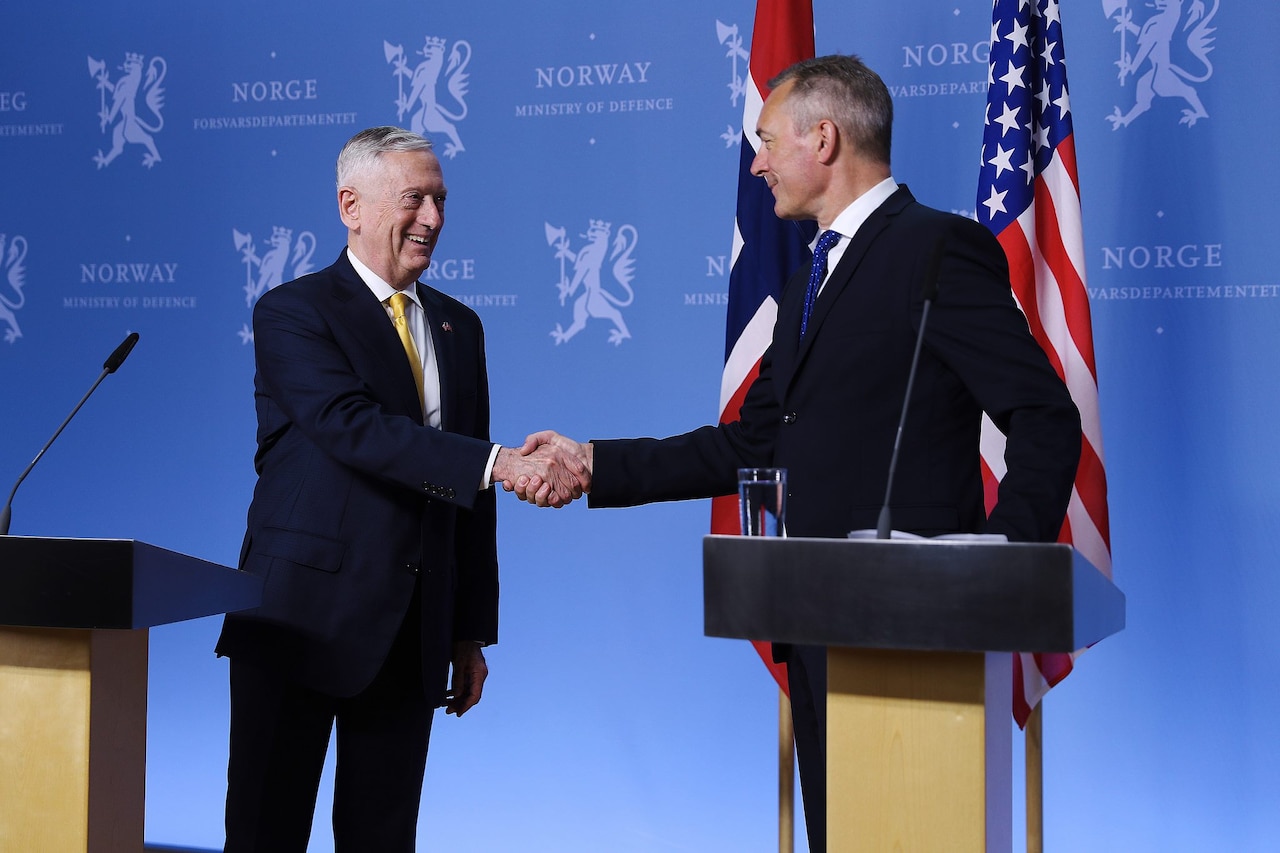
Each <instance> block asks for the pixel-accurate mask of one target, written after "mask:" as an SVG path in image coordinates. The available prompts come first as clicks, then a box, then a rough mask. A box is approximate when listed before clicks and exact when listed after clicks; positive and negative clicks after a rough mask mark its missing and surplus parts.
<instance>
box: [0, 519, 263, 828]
mask: <svg viewBox="0 0 1280 853" xmlns="http://www.w3.org/2000/svg"><path fill="white" fill-rule="evenodd" d="M261 597H262V581H261V579H260V578H257V577H254V576H252V575H247V574H244V573H243V572H239V571H236V570H235V569H231V568H227V567H226V566H220V565H218V564H216V563H209V562H206V561H204V560H199V559H196V558H194V557H188V556H185V555H183V554H179V553H175V552H173V551H167V550H165V549H163V548H158V547H156V546H154V545H148V544H146V543H143V542H136V541H133V540H125V539H56V538H41V537H22V536H0V850H33V851H34V850H58V851H71V850H84V851H87V852H88V853H117V851H119V853H124V851H127V853H139V851H141V850H142V847H143V804H144V793H145V784H146V715H147V629H148V628H150V627H152V626H154V625H163V624H167V623H170V622H179V621H182V620H185V619H194V618H197V617H200V616H210V615H213V614H216V613H225V612H229V611H234V610H244V609H247V608H250V607H255V606H257V604H258V603H259V601H260V600H261Z"/></svg>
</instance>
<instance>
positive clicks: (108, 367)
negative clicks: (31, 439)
mask: <svg viewBox="0 0 1280 853" xmlns="http://www.w3.org/2000/svg"><path fill="white" fill-rule="evenodd" d="M137 342H138V333H137V332H130V333H129V336H128V337H127V338H125V339H124V340H123V341H121V342H120V346H118V347H116V348H115V350H114V351H113V352H112V353H111V355H109V356H107V360H106V361H104V362H103V363H102V373H100V374H99V375H98V379H97V381H96V382H94V383H93V386H92V387H90V388H89V390H88V391H86V392H85V395H84V396H83V397H81V398H80V402H79V403H76V407H75V408H74V409H72V410H71V414H69V415H67V417H66V420H64V421H63V422H62V426H60V427H58V429H57V431H56V432H54V434H53V438H51V439H49V440H48V441H46V442H45V443H44V447H42V448H40V452H39V453H37V454H36V458H35V459H32V460H31V464H30V465H28V466H27V467H26V470H24V471H23V472H22V473H21V474H20V475H19V476H18V482H16V483H14V484H13V489H12V490H10V492H9V499H8V500H6V501H5V503H4V509H0V536H7V535H9V519H10V517H11V516H12V515H13V496H14V495H16V494H17V493H18V486H21V485H22V481H23V480H25V479H26V478H27V475H28V474H30V473H31V469H32V468H34V467H36V463H37V462H39V461H40V457H41V456H44V452H45V451H46V450H48V449H49V446H50V445H52V444H53V443H54V442H55V441H56V440H57V439H58V436H60V435H62V430H63V429H65V428H66V426H67V424H69V423H71V419H72V418H74V417H75V416H76V412H78V411H80V407H81V406H83V405H84V404H85V401H86V400H88V399H89V395H90V394H92V393H93V392H94V391H95V390H97V388H98V385H100V384H101V383H102V380H103V379H106V378H107V374H109V373H115V372H116V371H117V370H119V369H120V365H122V364H124V360H125V359H126V358H128V357H129V353H130V352H132V351H133V347H134V344H136V343H137Z"/></svg>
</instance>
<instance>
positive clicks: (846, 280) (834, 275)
mask: <svg viewBox="0 0 1280 853" xmlns="http://www.w3.org/2000/svg"><path fill="white" fill-rule="evenodd" d="M911 201H913V199H912V197H911V192H910V191H909V190H908V189H907V188H906V187H905V186H900V187H899V188H898V190H897V191H896V192H895V193H894V194H893V195H891V196H889V198H887V199H885V201H884V203H883V204H881V205H880V206H879V207H878V208H876V209H875V211H874V212H872V214H871V215H870V216H869V217H867V220H866V222H863V223H862V226H861V227H860V228H859V229H858V232H857V233H856V234H854V235H853V239H852V240H850V241H849V246H848V248H846V249H845V250H844V254H843V255H842V256H841V258H840V263H839V264H837V265H836V268H835V269H834V270H833V271H832V272H831V274H830V276H829V277H828V279H827V283H826V284H825V285H824V286H823V288H822V293H821V294H820V295H819V296H818V300H817V301H816V302H815V303H814V305H813V313H812V314H811V315H810V317H809V329H808V331H807V332H806V333H805V336H804V338H803V339H802V340H801V341H800V347H799V351H798V352H797V353H796V373H799V371H800V368H801V367H802V366H803V363H804V361H805V358H806V357H807V356H808V354H809V350H810V349H812V348H813V342H814V340H815V339H816V338H817V337H818V335H819V334H821V333H822V324H823V322H824V321H825V320H826V318H827V316H828V315H829V314H830V313H831V310H832V306H834V305H835V304H836V302H837V301H838V300H839V299H840V297H841V295H842V294H843V293H844V292H845V290H847V289H849V288H850V287H852V286H854V285H853V277H854V275H855V274H856V273H857V271H858V267H859V266H861V264H862V260H863V258H865V257H866V255H867V251H868V250H869V249H870V248H871V245H872V244H873V243H874V242H875V239H876V237H878V236H880V232H882V231H884V229H885V228H887V227H889V223H890V222H891V221H892V219H893V217H894V216H895V215H897V214H898V213H899V212H900V211H901V210H902V208H903V207H905V206H906V205H907V204H908V203H909V202H911ZM857 286H859V287H868V286H870V287H874V286H875V283H874V282H871V283H868V282H865V281H864V282H861V283H860V284H859V285H857ZM794 376H795V374H794V373H793V374H792V377H793V378H794Z"/></svg>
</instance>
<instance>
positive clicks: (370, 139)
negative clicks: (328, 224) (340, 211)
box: [338, 126, 431, 189]
mask: <svg viewBox="0 0 1280 853" xmlns="http://www.w3.org/2000/svg"><path fill="white" fill-rule="evenodd" d="M430 150H431V140H430V139H427V138H426V137H425V136H421V135H419V134H417V133H413V132H412V131H408V130H405V129H403V128H400V127H390V126H383V127H371V128H369V129H368V130H362V131H360V132H359V133H357V134H356V135H355V136H353V137H351V138H350V139H349V140H347V144H346V145H344V146H342V151H341V153H339V154H338V188H339V189H341V188H342V187H345V186H350V185H351V179H352V177H353V176H354V175H360V174H364V173H365V172H367V171H368V170H370V169H372V168H373V166H374V165H375V164H376V163H377V162H378V158H379V157H381V156H382V155H383V154H387V153H389V152H393V151H430Z"/></svg>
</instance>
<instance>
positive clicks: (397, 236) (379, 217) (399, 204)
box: [338, 151, 447, 290]
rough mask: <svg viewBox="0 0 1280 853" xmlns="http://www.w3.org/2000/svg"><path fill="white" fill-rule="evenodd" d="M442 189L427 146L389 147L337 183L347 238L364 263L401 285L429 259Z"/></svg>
mask: <svg viewBox="0 0 1280 853" xmlns="http://www.w3.org/2000/svg"><path fill="white" fill-rule="evenodd" d="M446 194H447V190H446V189H445V185H444V173H443V172H441V171H440V161H439V160H437V159H436V157H435V155H434V154H432V153H431V152H429V151H391V152H387V153H384V154H382V155H381V156H379V157H378V158H377V160H375V161H374V163H373V165H372V166H370V167H367V168H365V169H363V170H362V171H360V172H359V173H357V174H355V175H352V176H351V178H350V184H348V185H345V186H342V187H340V188H339V189H338V210H339V213H340V215H341V216H342V222H343V224H344V225H346V226H347V244H348V246H349V247H350V248H351V251H352V252H353V253H354V254H355V256H356V257H357V258H359V259H360V260H361V261H362V262H363V263H364V264H365V265H366V266H368V267H369V269H371V270H373V271H374V272H375V273H377V274H378V275H379V276H380V277H381V278H382V279H383V280H384V281H386V282H387V283H388V284H390V285H391V286H392V287H394V288H396V289H397V290H403V289H404V288H406V287H408V286H409V285H411V284H413V282H415V281H417V280H418V277H419V276H420V275H422V273H423V272H424V271H425V270H426V268H427V267H428V266H430V264H431V253H432V251H434V250H435V246H436V240H437V239H438V238H439V236H440V229H441V228H442V227H443V226H444V200H445V195H446Z"/></svg>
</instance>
